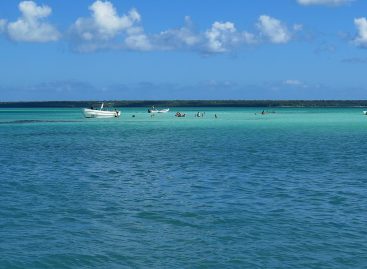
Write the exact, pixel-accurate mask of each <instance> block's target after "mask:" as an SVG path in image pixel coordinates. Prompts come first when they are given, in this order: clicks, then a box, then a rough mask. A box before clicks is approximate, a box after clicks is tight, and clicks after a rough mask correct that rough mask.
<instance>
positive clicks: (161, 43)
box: [152, 16, 202, 50]
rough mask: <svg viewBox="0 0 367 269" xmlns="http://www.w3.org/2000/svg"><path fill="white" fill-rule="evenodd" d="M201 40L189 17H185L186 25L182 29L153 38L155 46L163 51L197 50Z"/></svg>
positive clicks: (172, 30) (161, 33) (167, 31)
mask: <svg viewBox="0 0 367 269" xmlns="http://www.w3.org/2000/svg"><path fill="white" fill-rule="evenodd" d="M201 39H202V38H201V36H200V34H198V33H196V32H195V31H194V29H193V23H192V21H191V18H190V17H189V16H186V17H185V24H184V26H182V27H181V28H177V29H169V30H166V31H162V32H160V33H159V34H158V35H153V36H152V40H154V41H153V42H154V43H155V46H156V47H158V48H160V49H162V50H173V49H189V48H195V47H196V46H197V45H198V44H199V43H200V42H201Z"/></svg>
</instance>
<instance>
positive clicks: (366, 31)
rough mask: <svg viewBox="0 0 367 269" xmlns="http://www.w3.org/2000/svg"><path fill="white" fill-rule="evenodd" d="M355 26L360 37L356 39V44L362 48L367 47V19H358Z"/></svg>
mask: <svg viewBox="0 0 367 269" xmlns="http://www.w3.org/2000/svg"><path fill="white" fill-rule="evenodd" d="M354 24H355V26H356V27H357V31H358V35H357V37H356V38H355V39H354V44H356V45H357V46H360V47H367V19H366V18H363V17H362V18H356V19H354Z"/></svg>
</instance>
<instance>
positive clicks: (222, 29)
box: [205, 22, 238, 52]
mask: <svg viewBox="0 0 367 269" xmlns="http://www.w3.org/2000/svg"><path fill="white" fill-rule="evenodd" d="M236 32H237V30H236V28H235V26H234V24H233V23H231V22H214V23H213V25H212V27H211V29H209V30H208V31H206V33H205V36H206V38H207V39H208V44H207V46H208V49H209V51H210V52H225V51H227V50H228V49H229V48H228V47H230V46H232V45H233V44H234V43H237V42H238V38H237V36H236Z"/></svg>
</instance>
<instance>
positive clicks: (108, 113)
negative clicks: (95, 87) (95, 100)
mask: <svg viewBox="0 0 367 269" xmlns="http://www.w3.org/2000/svg"><path fill="white" fill-rule="evenodd" d="M103 105H104V104H103V103H102V105H101V108H100V109H94V108H93V107H91V108H84V109H83V114H84V117H86V118H118V117H120V116H121V111H119V110H117V109H115V110H103Z"/></svg>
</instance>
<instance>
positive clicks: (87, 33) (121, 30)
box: [0, 0, 299, 54]
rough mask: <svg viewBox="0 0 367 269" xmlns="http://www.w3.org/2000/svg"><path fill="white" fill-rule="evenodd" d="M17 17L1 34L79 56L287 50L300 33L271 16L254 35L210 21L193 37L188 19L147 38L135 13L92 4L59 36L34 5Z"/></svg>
mask: <svg viewBox="0 0 367 269" xmlns="http://www.w3.org/2000/svg"><path fill="white" fill-rule="evenodd" d="M19 11H20V13H21V16H20V17H19V18H18V19H17V20H16V21H13V22H8V21H7V20H6V19H4V18H0V33H5V34H6V35H7V36H8V38H9V39H10V40H13V41H17V42H52V41H58V40H60V39H63V40H66V41H67V42H69V44H70V46H71V48H72V49H73V50H74V51H78V52H93V51H96V50H103V49H115V50H135V51H164V50H189V51H196V52H199V53H205V54H213V53H227V52H231V51H233V50H235V49H238V48H241V47H245V46H251V45H255V44H261V43H266V42H267V43H274V44H286V43H288V42H290V41H291V40H292V38H293V35H294V34H295V33H296V32H297V31H298V30H299V27H298V28H297V27H296V26H297V25H294V26H293V27H288V26H287V25H286V24H285V23H283V22H282V21H280V20H279V19H277V18H273V17H271V16H269V15H266V14H264V15H261V16H259V18H258V20H257V22H255V23H254V25H255V27H254V31H253V32H249V31H245V30H239V29H237V27H236V25H235V23H233V22H231V21H214V22H213V23H212V25H211V26H210V28H208V29H206V30H204V31H197V30H196V29H195V27H194V24H193V23H192V21H191V18H190V17H189V16H186V17H185V19H184V24H183V26H182V27H179V28H173V29H167V30H164V31H161V32H159V33H146V32H145V30H144V27H143V25H142V16H141V14H140V13H139V12H138V10H136V9H135V8H132V9H131V10H129V11H128V12H127V13H126V14H119V12H118V10H117V9H116V8H115V6H114V5H113V4H112V3H111V2H110V1H102V0H96V1H95V2H93V3H92V4H91V5H90V6H89V11H90V15H89V16H87V17H79V18H77V19H76V20H75V21H74V23H72V25H71V26H70V27H69V29H68V31H66V32H65V33H64V34H61V33H60V32H59V31H58V30H57V29H56V27H55V26H53V25H52V24H51V23H50V22H48V20H47V19H48V18H49V17H50V16H51V14H52V9H51V7H49V6H47V5H37V4H36V3H35V2H34V1H23V2H20V4H19Z"/></svg>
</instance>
